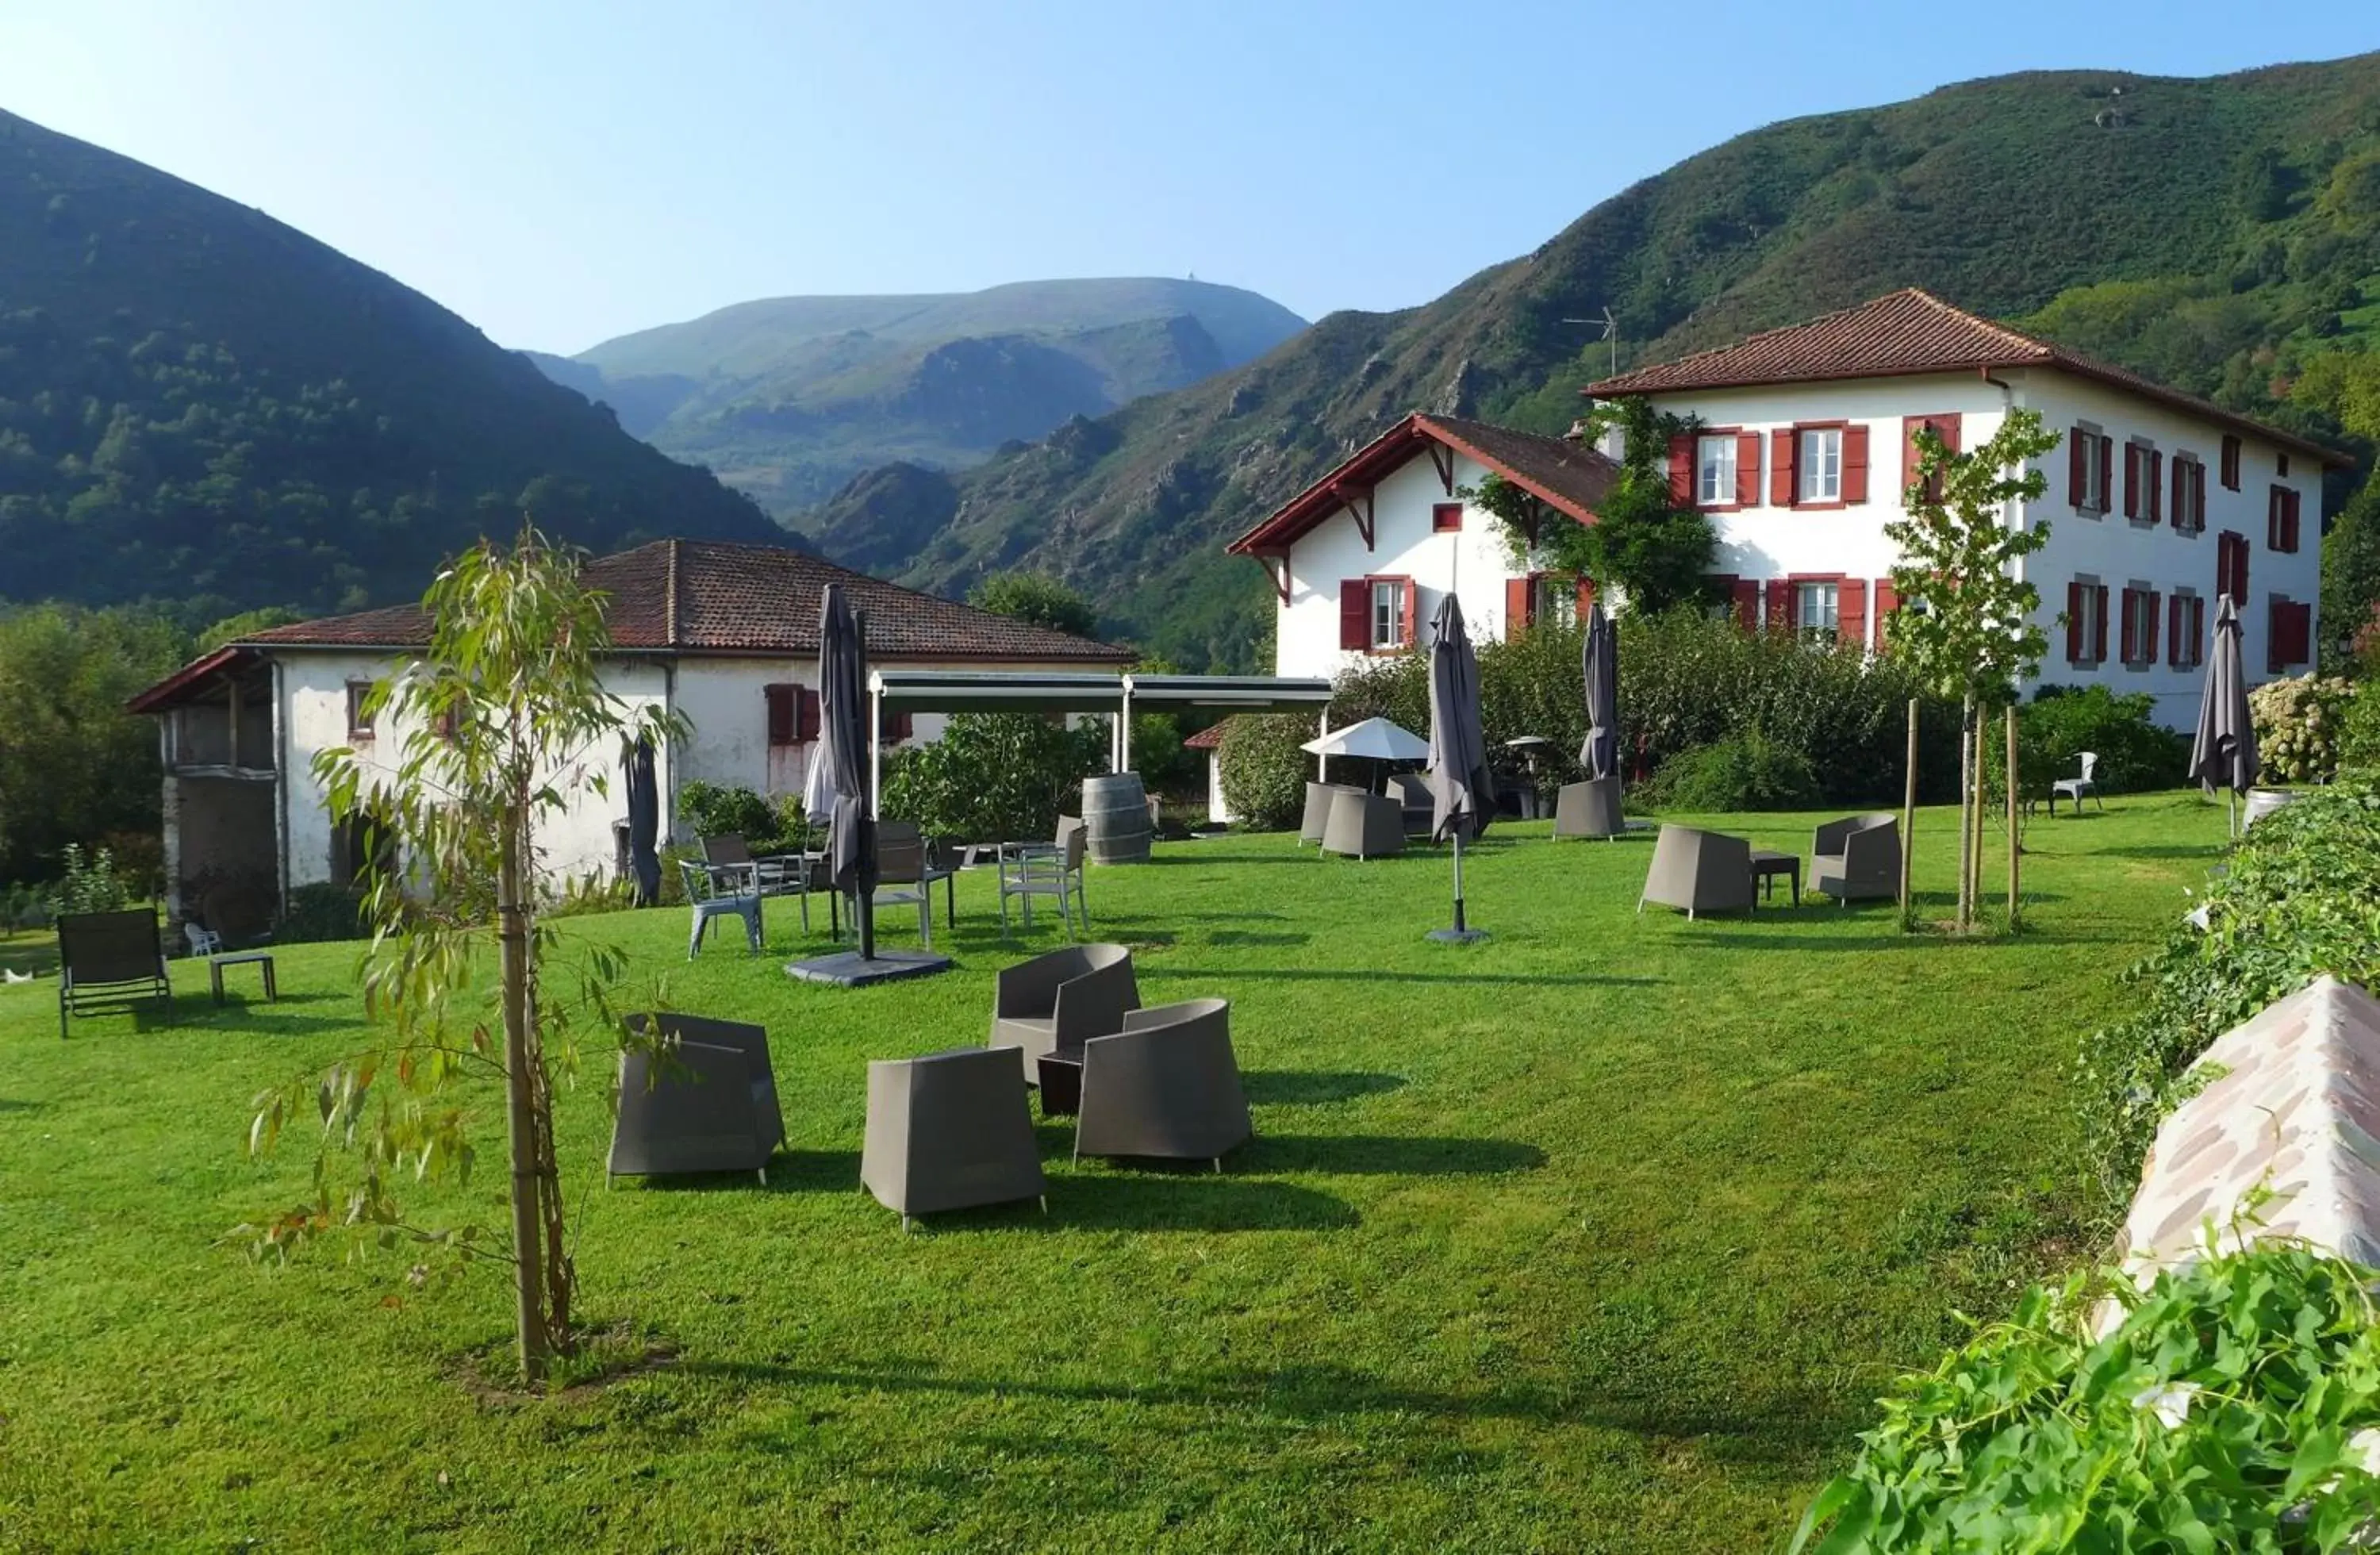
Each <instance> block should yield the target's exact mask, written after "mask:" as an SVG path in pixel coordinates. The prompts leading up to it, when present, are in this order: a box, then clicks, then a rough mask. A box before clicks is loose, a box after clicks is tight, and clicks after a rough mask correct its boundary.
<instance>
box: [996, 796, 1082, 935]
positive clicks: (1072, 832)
mask: <svg viewBox="0 0 2380 1555" xmlns="http://www.w3.org/2000/svg"><path fill="white" fill-rule="evenodd" d="M1090 838H1091V834H1090V832H1089V831H1088V829H1087V828H1086V827H1085V826H1084V825H1083V821H1082V818H1081V817H1079V816H1072V815H1062V816H1060V817H1059V818H1058V840H1057V841H1056V842H1054V843H1034V844H1027V845H1026V846H1022V847H1007V848H1002V850H1001V854H1000V931H1001V932H1002V934H1005V933H1007V932H1008V899H1009V898H1010V897H1012V896H1021V897H1023V898H1025V927H1026V928H1027V929H1030V928H1032V927H1033V898H1035V897H1036V896H1054V897H1056V898H1057V899H1058V917H1059V921H1061V922H1062V923H1063V924H1064V925H1065V926H1066V935H1067V937H1068V938H1069V939H1072V938H1073V937H1074V933H1075V920H1076V919H1077V918H1079V919H1080V920H1081V921H1082V925H1083V932H1084V933H1086V934H1088V933H1089V932H1090V931H1091V911H1090V908H1088V907H1087V906H1086V905H1084V903H1083V869H1084V866H1085V865H1086V864H1087V863H1088V862H1089V859H1090ZM1069 902H1071V903H1073V905H1074V916H1073V917H1068V916H1067V910H1066V909H1067V904H1068V903H1069Z"/></svg>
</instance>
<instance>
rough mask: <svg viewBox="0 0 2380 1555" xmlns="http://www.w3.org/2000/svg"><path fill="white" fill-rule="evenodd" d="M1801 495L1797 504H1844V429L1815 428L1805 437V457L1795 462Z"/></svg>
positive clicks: (1803, 451) (1795, 497) (1796, 498)
mask: <svg viewBox="0 0 2380 1555" xmlns="http://www.w3.org/2000/svg"><path fill="white" fill-rule="evenodd" d="M1794 468H1796V469H1798V470H1799V471H1800V472H1801V473H1800V480H1801V487H1802V489H1801V491H1800V492H1797V493H1795V495H1794V499H1793V500H1794V501H1796V502H1840V501H1842V500H1843V429H1842V428H1840V427H1811V428H1808V429H1805V430H1804V431H1803V433H1802V448H1801V456H1800V457H1799V458H1797V459H1796V460H1795V461H1794Z"/></svg>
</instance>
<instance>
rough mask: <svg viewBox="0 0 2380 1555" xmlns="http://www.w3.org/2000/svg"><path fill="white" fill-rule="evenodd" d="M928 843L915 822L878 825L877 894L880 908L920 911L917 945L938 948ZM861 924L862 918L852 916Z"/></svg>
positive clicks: (932, 875) (929, 948)
mask: <svg viewBox="0 0 2380 1555" xmlns="http://www.w3.org/2000/svg"><path fill="white" fill-rule="evenodd" d="M929 863H930V860H929V857H928V856H927V853H926V839H925V836H924V834H923V833H922V832H919V831H918V829H917V822H916V821H914V820H880V821H878V822H877V823H876V894H875V896H874V898H873V900H874V902H875V904H876V905H877V906H879V907H915V908H917V942H918V943H919V944H921V945H923V946H925V947H926V949H928V950H932V949H933V948H934V881H937V880H939V879H940V878H941V877H940V876H939V875H937V874H935V873H934V872H933V871H932V869H929ZM852 921H853V922H854V923H857V922H858V921H859V917H858V915H857V914H856V913H854V914H853V915H852Z"/></svg>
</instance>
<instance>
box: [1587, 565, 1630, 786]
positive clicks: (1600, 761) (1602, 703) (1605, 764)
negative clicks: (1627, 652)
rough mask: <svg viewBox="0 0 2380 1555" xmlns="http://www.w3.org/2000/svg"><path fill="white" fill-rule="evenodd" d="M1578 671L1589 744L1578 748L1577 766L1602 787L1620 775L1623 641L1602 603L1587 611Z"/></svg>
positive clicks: (1590, 779) (1590, 607)
mask: <svg viewBox="0 0 2380 1555" xmlns="http://www.w3.org/2000/svg"><path fill="white" fill-rule="evenodd" d="M1579 667H1580V669H1581V671H1582V672H1583V673H1584V674H1585V680H1586V743H1585V745H1583V746H1581V747H1579V748H1578V764H1579V765H1580V766H1581V767H1584V768H1585V770H1586V775H1587V778H1588V780H1589V781H1591V782H1596V783H1600V782H1602V781H1603V780H1604V779H1606V778H1615V777H1618V776H1619V775H1620V641H1619V634H1618V633H1616V632H1614V631H1613V630H1612V629H1611V617H1609V616H1608V615H1606V614H1604V613H1603V601H1600V600H1597V601H1596V602H1595V603H1594V604H1593V605H1591V606H1589V607H1588V609H1587V614H1586V642H1585V647H1584V648H1582V649H1581V650H1579Z"/></svg>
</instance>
